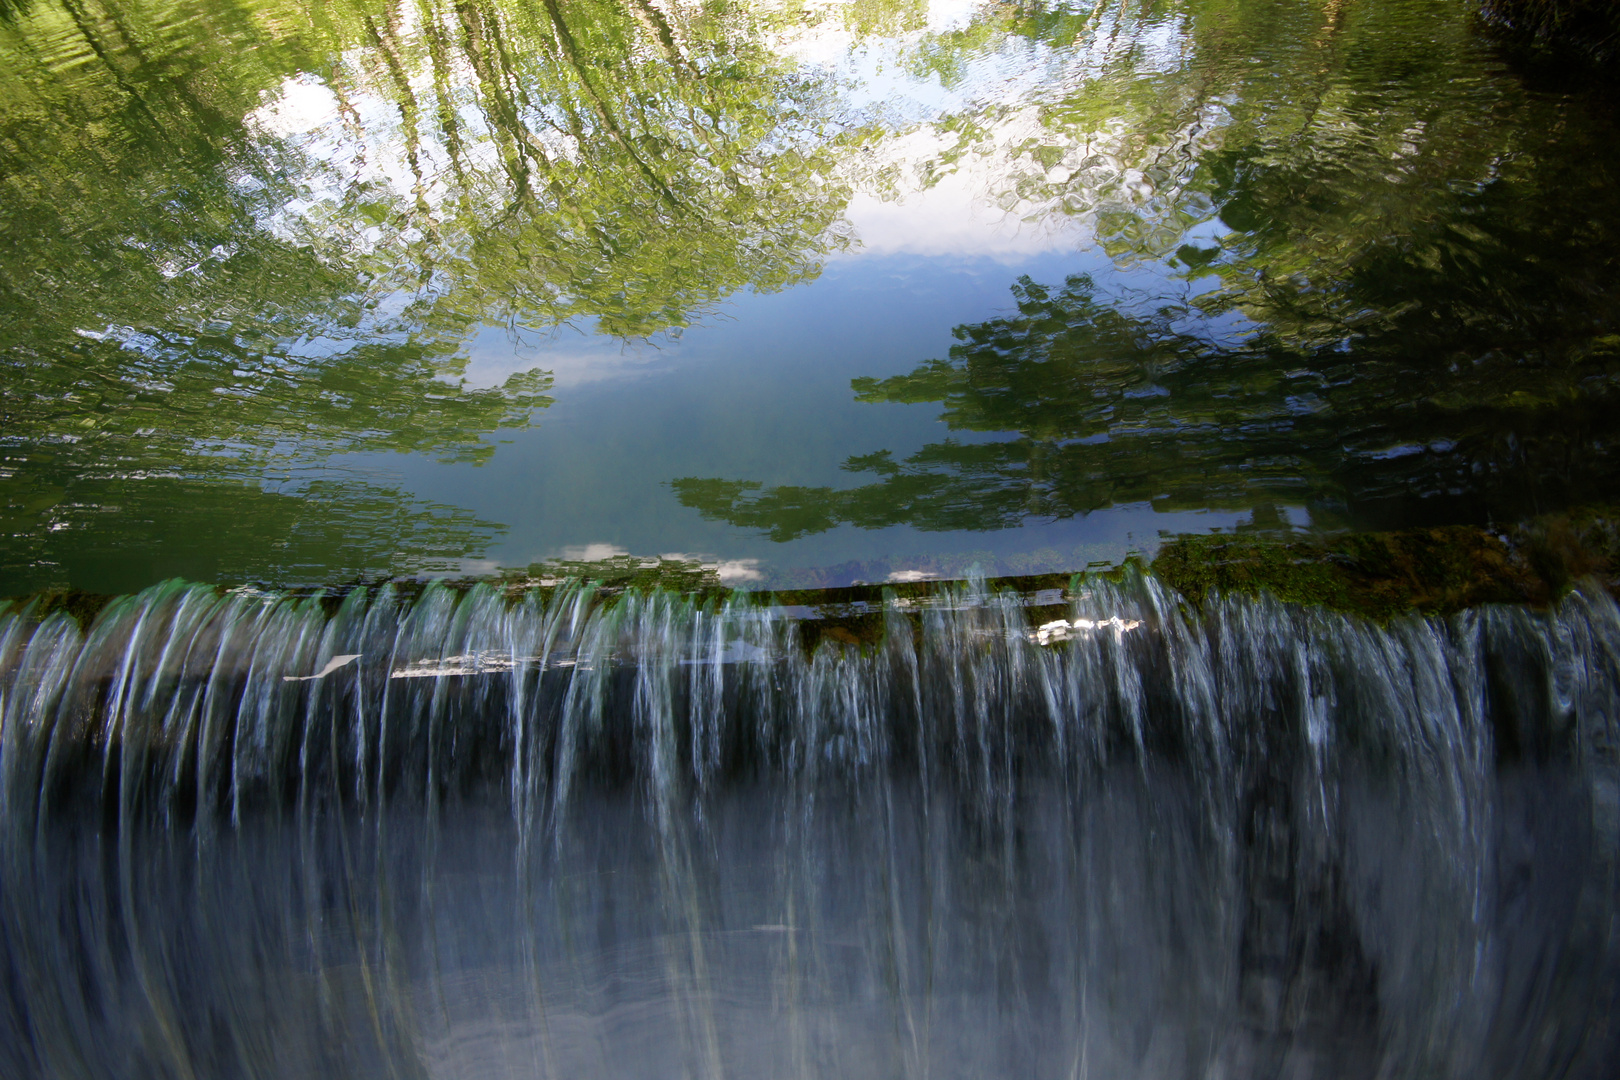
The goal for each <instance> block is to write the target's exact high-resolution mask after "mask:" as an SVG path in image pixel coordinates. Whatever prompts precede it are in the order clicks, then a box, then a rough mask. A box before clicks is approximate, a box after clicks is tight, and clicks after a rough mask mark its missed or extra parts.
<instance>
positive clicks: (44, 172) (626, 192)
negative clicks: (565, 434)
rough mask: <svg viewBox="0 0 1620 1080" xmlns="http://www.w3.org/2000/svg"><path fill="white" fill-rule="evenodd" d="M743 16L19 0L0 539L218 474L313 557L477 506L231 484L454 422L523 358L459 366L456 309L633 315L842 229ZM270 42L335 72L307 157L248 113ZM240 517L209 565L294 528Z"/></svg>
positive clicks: (514, 392) (497, 0)
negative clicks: (313, 536) (303, 540)
mask: <svg viewBox="0 0 1620 1080" xmlns="http://www.w3.org/2000/svg"><path fill="white" fill-rule="evenodd" d="M759 29H760V28H759V26H758V25H756V24H754V23H751V22H749V21H748V20H747V19H746V18H745V17H744V16H742V15H740V14H736V13H728V12H726V11H725V10H722V9H719V8H715V9H712V10H711V9H692V10H690V11H688V10H686V9H680V8H669V7H667V6H663V5H654V4H652V3H648V2H645V0H636V2H634V3H631V4H628V5H621V4H617V3H605V2H599V0H569V2H567V3H563V2H560V0H511V2H501V0H458V2H456V3H447V2H444V0H405V2H404V3H398V2H392V0H389V2H383V0H352V2H344V3H339V4H336V5H309V6H307V7H306V6H305V5H303V4H301V3H299V2H297V0H253V2H240V3H232V2H229V0H227V2H225V3H219V2H209V3H201V2H186V0H181V2H180V3H176V4H170V5H163V6H158V7H139V6H137V7H126V6H125V5H124V4H122V3H120V0H53V2H50V3H45V2H41V3H40V4H37V5H35V7H34V10H33V11H32V12H31V13H26V12H21V9H19V13H18V14H17V16H16V18H15V19H14V21H13V23H12V24H6V23H0V148H3V153H0V235H3V236H4V238H5V241H6V242H5V244H4V246H3V248H0V518H3V521H4V526H3V531H4V532H5V533H6V534H8V535H9V537H10V539H9V540H7V541H4V543H5V544H6V545H8V546H7V548H6V551H7V552H15V553H18V554H16V555H15V556H13V555H12V554H9V553H8V554H3V555H0V563H3V564H6V565H9V566H11V567H13V568H15V567H18V566H22V565H24V564H26V563H28V562H30V561H31V560H35V559H46V560H47V561H49V560H50V559H57V555H61V556H62V559H67V560H68V561H72V559H71V558H70V557H69V556H68V555H66V554H64V553H66V552H67V551H68V549H69V548H70V547H72V546H73V544H75V543H77V542H78V541H76V540H75V539H74V538H75V537H76V536H78V535H79V531H80V530H82V529H84V528H88V527H89V525H88V523H90V522H96V523H97V524H96V526H95V528H96V529H98V530H100V531H101V532H102V533H104V534H105V539H107V540H108V542H113V541H114V539H115V538H117V537H119V536H120V535H122V536H124V538H125V539H126V540H127V541H128V542H129V543H131V544H138V543H147V542H148V541H150V542H151V543H154V544H156V543H157V541H156V539H155V538H156V537H157V536H158V535H159V534H160V533H162V532H163V529H162V528H161V527H160V525H161V522H163V521H165V520H173V521H178V520H181V519H184V520H187V521H191V522H193V523H194V524H193V525H192V526H188V527H195V528H200V529H201V531H202V533H204V534H206V533H207V531H208V529H207V528H206V527H202V526H200V525H196V524H195V523H196V522H200V521H202V520H203V519H202V518H199V517H198V514H200V513H201V510H200V509H196V510H194V511H193V512H190V513H181V511H182V510H183V509H184V507H185V506H187V505H190V506H193V507H195V508H201V507H203V506H215V508H216V510H217V511H218V512H219V513H220V514H225V515H227V516H228V512H227V510H226V507H227V506H229V505H235V504H240V505H241V507H242V515H243V517H244V519H246V520H250V521H251V520H259V519H260V518H262V519H263V521H264V522H266V523H267V524H264V525H263V527H262V528H261V527H259V526H252V527H248V526H247V525H245V524H241V523H238V526H239V527H238V526H233V527H236V528H237V532H238V533H239V534H240V535H242V536H248V535H259V534H260V533H264V534H266V535H269V534H274V533H277V532H278V530H283V526H284V525H286V523H287V522H288V521H290V520H291V519H290V518H288V516H287V515H289V514H291V513H292V512H293V511H294V509H295V508H296V507H297V506H300V505H302V506H304V507H305V512H306V513H308V514H310V515H315V516H316V517H319V518H320V520H321V521H323V522H325V523H326V524H323V525H320V526H319V527H318V529H317V531H319V529H326V530H328V531H330V532H332V534H333V535H334V536H339V535H346V539H344V541H343V543H342V544H337V546H336V547H333V548H332V550H333V551H334V552H339V553H338V554H334V555H333V558H334V559H335V560H336V561H335V562H334V563H333V567H334V572H335V571H336V569H338V568H350V569H357V571H358V570H371V571H378V570H382V569H386V568H388V567H390V566H394V565H396V563H397V559H396V557H395V555H394V552H396V551H399V550H402V548H401V546H400V545H405V547H409V545H410V544H411V543H413V541H410V540H409V539H408V537H409V536H411V535H413V533H417V534H420V535H421V536H429V535H430V534H431V536H437V537H439V539H435V540H431V542H429V541H427V540H423V541H422V543H426V544H427V547H428V548H429V549H432V550H433V551H435V552H438V551H439V549H440V548H446V547H447V546H448V547H453V546H454V545H453V544H448V541H447V538H448V537H449V536H450V535H451V534H452V533H453V534H455V535H457V536H460V537H461V539H462V541H463V549H462V551H461V552H460V554H464V555H472V554H476V553H477V550H478V548H479V547H480V546H481V545H482V543H483V539H481V538H487V536H488V535H489V529H490V528H491V526H489V525H488V523H469V522H468V521H464V520H462V518H459V517H458V518H455V519H454V522H452V524H451V525H445V524H444V521H445V520H449V519H446V518H445V517H444V514H443V513H440V512H439V511H430V510H428V509H425V508H420V509H421V515H420V516H419V517H418V518H417V519H416V523H415V524H411V523H410V522H408V521H406V520H404V519H402V518H399V516H398V514H394V515H392V516H390V515H389V514H383V513H381V512H380V510H379V508H380V507H383V506H384V505H386V503H387V502H388V499H389V498H392V497H397V493H396V495H395V496H389V495H387V494H386V493H382V492H377V491H371V490H370V489H365V488H357V487H354V486H353V485H344V486H343V487H342V488H341V489H333V490H328V491H326V492H325V493H324V494H322V495H320V497H315V496H314V495H309V496H308V497H306V498H303V499H302V500H301V501H300V500H298V499H294V498H292V497H290V496H288V495H280V496H270V495H264V496H263V497H259V496H252V495H251V494H249V493H250V492H251V490H252V488H251V485H254V484H257V483H261V482H263V483H269V482H270V480H271V478H273V477H275V476H278V475H283V474H287V473H299V474H305V475H307V474H308V470H309V469H310V468H311V467H319V465H320V462H321V461H322V460H324V458H325V457H326V455H328V454H331V453H336V452H345V451H366V450H369V451H378V450H383V451H402V452H418V453H424V454H429V455H432V456H435V457H438V458H441V459H444V460H455V461H473V462H476V461H479V460H482V459H483V458H485V457H487V456H488V455H489V454H490V453H492V452H493V447H492V445H491V441H490V440H489V438H488V435H489V434H490V433H492V432H494V431H496V430H498V429H500V428H503V427H514V426H515V427H521V426H524V425H526V424H528V423H529V422H530V417H531V414H532V412H533V410H535V409H536V408H539V407H543V406H545V405H546V404H548V403H549V401H550V399H549V398H548V397H546V396H545V391H546V389H547V388H548V385H549V379H548V378H547V376H546V375H545V373H543V372H539V371H531V372H527V373H522V374H519V375H516V376H513V377H512V378H510V379H508V380H507V381H506V382H505V383H504V384H503V385H500V386H496V387H488V388H475V387H472V386H469V385H467V384H466V382H465V381H464V379H463V373H464V371H465V366H466V362H467V358H466V356H465V354H464V352H463V347H462V346H463V343H464V341H465V340H466V338H467V335H468V333H469V331H470V330H471V329H472V328H474V327H476V326H478V325H480V324H483V323H489V322H495V323H503V322H504V323H518V324H529V325H551V324H554V323H556V322H559V321H562V320H566V319H571V318H585V319H593V320H595V321H596V322H597V324H598V326H599V327H600V328H601V329H602V330H604V331H606V332H611V333H616V334H624V335H641V334H648V333H652V332H654V331H657V330H661V329H665V328H669V327H672V326H680V325H683V324H684V323H686V322H688V321H689V320H690V319H691V318H692V317H693V316H694V315H695V314H697V313H700V312H701V311H703V310H706V309H707V308H709V307H712V306H713V305H714V304H715V303H717V302H718V301H719V300H721V299H723V298H724V297H725V296H726V295H728V294H730V293H732V292H734V291H736V290H737V289H740V288H747V287H752V288H755V289H773V288H779V287H781V286H783V285H785V284H788V283H790V282H792V281H795V280H799V279H801V278H803V277H805V276H806V275H809V274H813V273H814V272H815V269H816V259H817V257H818V256H819V254H820V253H821V252H823V251H825V250H827V248H828V247H829V246H835V245H837V244H839V243H841V242H842V241H841V240H840V239H839V235H840V233H839V230H838V229H837V228H836V224H837V221H838V215H839V212H840V209H841V207H842V205H843V203H844V200H845V199H846V198H847V192H846V191H844V190H843V189H842V188H841V187H840V186H839V185H838V184H837V183H835V182H833V181H832V180H831V179H830V175H831V162H832V155H833V154H834V150H835V147H834V146H833V143H834V141H835V139H836V137H837V136H838V135H839V129H837V128H836V125H834V123H833V121H832V120H831V119H830V116H831V113H830V98H829V96H828V93H827V90H826V88H825V87H823V86H822V85H821V84H819V83H818V82H817V81H816V80H814V79H812V78H808V77H805V76H804V75H803V74H802V73H800V72H799V71H797V70H796V69H794V68H793V67H792V66H791V65H790V64H787V63H784V62H782V61H779V60H777V59H775V58H774V57H772V56H771V55H770V54H768V53H767V52H766V51H764V49H763V48H761V47H760V46H759V45H758V43H757V38H758V33H757V32H758V30H759ZM295 77H296V79H302V80H304V82H305V83H306V84H307V83H308V82H309V81H310V80H312V79H313V80H314V81H315V83H316V84H318V85H319V86H322V87H324V88H325V89H326V90H328V91H330V93H331V95H332V96H333V98H334V99H335V101H336V108H337V116H338V117H339V118H340V119H339V120H336V121H334V123H333V127H332V129H330V130H327V131H326V132H325V135H332V134H333V131H336V133H337V135H338V136H339V137H340V140H341V145H340V146H339V148H338V152H337V154H336V157H335V159H334V160H331V161H328V160H326V159H328V158H329V157H332V148H331V146H329V145H326V144H323V143H322V142H321V141H320V138H313V139H312V138H304V137H300V136H288V135H285V134H275V133H273V131H272V128H271V127H270V126H267V125H266V124H265V123H264V122H263V121H262V115H263V114H262V111H261V109H260V107H261V105H263V104H264V103H265V102H266V101H275V100H277V98H278V96H279V95H281V94H282V92H283V90H284V89H285V88H286V87H287V86H289V85H293V83H291V82H289V80H290V79H294V78H295ZM391 155H392V156H397V157H398V158H399V161H398V162H397V164H398V165H399V166H400V168H393V167H392V166H391V165H390V160H391ZM400 176H404V177H405V179H404V180H403V181H401V180H400V179H399V177H400ZM207 483H217V484H219V485H221V486H220V487H219V488H218V493H225V494H218V497H217V498H216V497H215V495H210V494H208V493H207V492H208V490H209V489H207V488H206V487H205V485H206V484H207ZM244 485H249V486H244ZM301 490H305V491H306V492H308V491H311V490H313V489H310V488H308V487H307V486H306V487H305V488H303V489H301ZM227 495H228V497H227ZM109 500H110V501H109ZM188 500H189V502H188ZM115 506H116V507H122V508H124V509H123V510H119V511H114V509H113V507H115ZM154 506H162V507H166V508H167V509H165V510H163V511H162V512H161V513H159V512H156V511H153V512H150V513H149V512H148V510H143V509H137V508H139V507H154ZM254 507H257V508H258V509H255V508H254ZM265 508H271V509H265ZM441 510H442V508H441ZM261 511H262V512H261ZM143 515H145V516H143ZM463 517H464V515H463ZM389 520H393V521H395V524H396V526H397V530H396V531H397V533H398V536H399V539H397V540H396V541H390V540H389V538H388V535H387V530H385V529H382V528H381V526H380V524H379V523H381V522H384V521H389ZM344 521H350V522H352V523H353V528H352V529H351V530H349V531H348V533H347V534H345V527H344V526H343V525H342V524H341V523H342V522H344ZM153 522H157V523H159V525H153V524H152V523H153ZM288 527H290V526H288ZM215 528H216V530H222V529H224V528H225V522H224V521H223V519H221V520H219V521H216V522H215ZM299 528H317V526H316V525H315V523H314V518H311V520H310V521H306V522H305V523H304V524H303V525H300V526H299ZM447 528H448V529H449V530H450V531H449V532H446V531H445V530H446V529H447ZM53 530H54V531H53ZM120 530H123V532H122V533H121V532H120ZM255 530H257V531H255ZM423 530H425V532H424V531H423ZM45 536H49V537H50V538H51V539H50V542H49V543H48V544H45V545H44V546H41V543H40V538H41V537H45ZM143 537H144V538H146V539H141V538H143ZM100 542H101V541H100V540H98V541H97V543H100ZM222 542H223V541H222ZM334 543H336V541H334ZM367 543H369V544H372V545H374V546H375V550H374V552H373V555H372V557H371V559H370V562H367V561H366V560H365V559H363V558H361V557H360V556H359V555H358V554H357V552H358V550H359V549H358V547H357V545H359V546H363V544H367ZM177 544H183V540H182V539H180V538H179V534H177V533H171V534H168V535H167V538H166V539H164V540H163V541H162V543H161V544H158V545H157V546H159V547H160V548H161V547H170V546H174V545H177ZM345 545H347V546H345ZM316 546H317V547H319V546H320V545H316ZM251 549H252V545H251V544H248V545H245V546H242V547H241V550H240V551H238V552H237V555H239V556H240V559H239V560H238V561H239V563H240V566H241V567H242V568H243V569H242V570H241V573H242V574H249V576H252V575H256V574H259V573H260V571H259V570H252V571H251V574H250V573H249V568H252V567H274V566H288V567H290V566H293V565H296V562H297V561H296V560H293V561H292V562H287V561H286V560H284V559H281V557H280V556H275V557H274V558H271V557H270V556H265V557H264V558H260V557H258V556H257V555H254V554H253V553H252V550H251ZM342 552H347V553H346V554H345V553H342ZM28 553H32V554H28ZM52 553H55V554H52ZM74 557H75V558H76V556H74ZM130 557H131V558H132V559H138V558H140V557H141V556H139V555H131V556H130ZM234 557H235V556H233V558H234ZM62 559H57V561H62ZM267 559H269V561H266V560H267ZM278 560H279V561H278ZM227 561H228V560H227ZM199 565H201V564H199ZM221 565H224V564H223V563H222V564H221ZM266 572H267V571H266ZM345 572H347V570H345ZM17 580H20V579H17Z"/></svg>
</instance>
